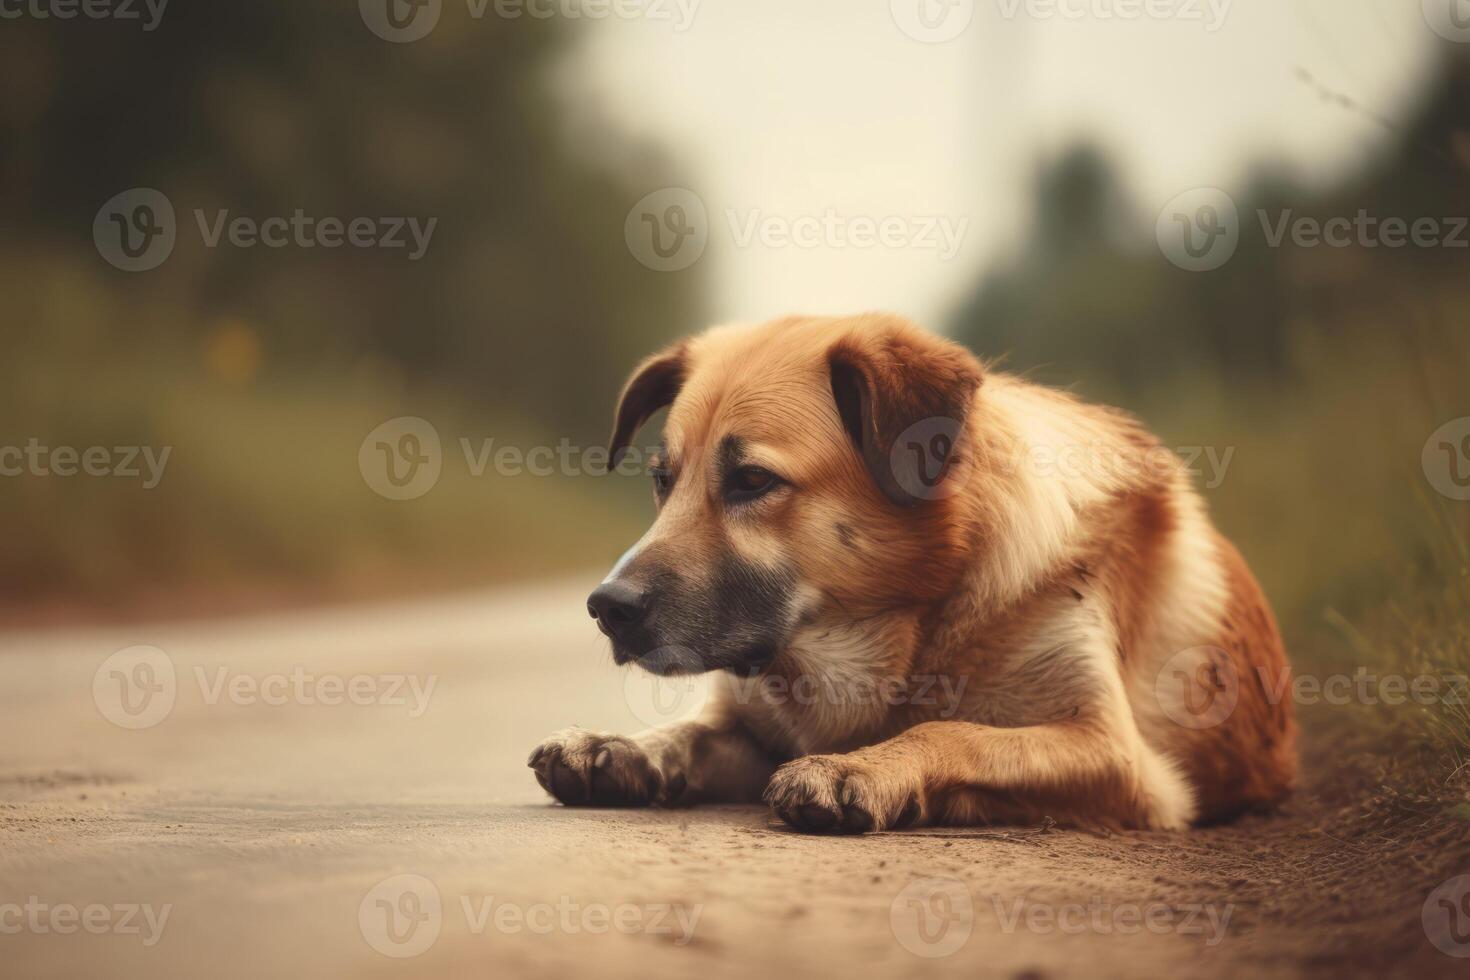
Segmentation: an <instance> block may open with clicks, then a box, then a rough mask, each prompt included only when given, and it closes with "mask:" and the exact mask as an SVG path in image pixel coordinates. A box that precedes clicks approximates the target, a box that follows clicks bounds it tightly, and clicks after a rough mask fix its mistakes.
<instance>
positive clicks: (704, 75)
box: [565, 0, 1463, 323]
mask: <svg viewBox="0 0 1470 980" xmlns="http://www.w3.org/2000/svg"><path fill="white" fill-rule="evenodd" d="M629 2H631V3H638V2H639V0H629ZM642 2H645V3H651V2H655V0H642ZM656 2H657V6H656V7H655V8H653V10H654V12H655V13H658V12H662V11H666V12H667V14H668V19H656V17H654V16H645V17H633V18H618V17H609V18H607V19H603V20H599V21H596V22H591V23H589V24H588V25H587V27H588V30H587V31H586V33H585V37H584V41H583V42H582V44H581V45H580V46H579V48H578V49H577V50H576V51H575V53H574V56H573V57H572V58H571V59H570V60H569V63H568V65H567V67H568V69H569V71H568V73H567V75H566V76H565V78H566V81H567V84H566V86H565V92H566V98H567V99H568V100H569V102H570V105H569V109H570V110H571V114H570V118H571V119H573V120H575V125H577V126H582V125H586V124H587V123H588V121H589V120H598V121H601V124H602V125H606V126H610V127H611V128H612V129H613V130H614V132H616V133H619V134H627V135H632V136H635V137H638V138H639V139H640V140H646V141H651V142H653V143H655V144H657V145H659V146H662V147H664V148H666V149H667V151H668V152H669V154H670V157H671V159H672V160H673V162H674V165H675V167H674V173H675V177H674V179H673V180H672V181H671V180H668V179H664V176H663V175H659V176H657V177H653V176H650V171H649V170H648V168H647V167H646V165H645V164H644V162H642V161H639V160H635V159H621V158H619V156H618V154H617V153H616V152H615V150H616V148H617V146H618V145H619V144H623V143H626V142H627V141H624V140H621V139H614V140H610V141H608V144H609V147H608V149H609V152H607V153H605V154H604V155H605V156H606V158H607V160H608V162H609V164H610V165H613V166H622V167H625V168H627V169H628V170H629V171H630V173H632V174H633V175H634V177H635V181H637V180H641V181H642V183H646V184H648V186H647V190H648V191H650V192H651V191H655V190H657V189H658V188H660V187H662V186H665V185H666V184H669V183H671V182H673V183H678V184H682V185H683V186H685V187H687V188H688V189H690V190H692V191H693V192H694V193H695V194H696V195H697V196H698V198H699V199H700V201H701V202H702V203H703V204H704V206H705V208H706V210H707V220H708V247H707V248H706V250H705V251H704V252H703V254H702V256H701V257H700V258H699V260H698V261H699V263H700V269H701V270H702V271H704V272H705V273H708V274H710V278H711V280H712V282H713V285H714V287H715V296H714V298H713V306H714V309H715V311H716V313H717V319H720V320H743V319H754V318H760V317H766V316H770V315H775V314H778V313H785V312H793V311H810V312H818V311H830V312H838V311H846V310H856V309H866V308H888V309H896V310H900V311H903V312H906V313H909V314H911V315H913V316H915V317H917V318H919V319H921V320H924V321H928V322H931V323H933V322H937V321H938V320H939V319H940V318H941V317H942V315H943V314H944V312H945V311H946V310H948V309H949V308H950V307H951V306H952V305H953V304H954V302H955V301H956V300H957V299H958V298H959V297H960V296H961V295H963V294H964V292H965V291H966V290H967V289H968V287H969V286H970V285H971V283H972V282H973V281H974V276H975V274H976V272H977V271H978V270H980V269H983V268H985V267H986V266H988V265H989V264H990V263H991V262H993V261H994V260H995V259H996V258H997V257H999V256H1003V255H1004V253H1005V251H1006V249H1007V248H1008V247H1011V245H1012V244H1013V243H1014V242H1016V241H1017V240H1018V238H1019V236H1020V235H1021V234H1022V232H1023V227H1022V222H1023V221H1024V218H1025V215H1026V210H1027V207H1028V206H1029V203H1030V193H1029V187H1030V184H1031V181H1032V180H1033V177H1034V173H1035V162H1036V161H1037V160H1038V159H1039V158H1043V157H1045V156H1048V155H1051V154H1055V153H1057V152H1059V151H1060V150H1061V149H1062V148H1064V147H1066V146H1067V145H1068V144H1069V143H1070V142H1071V141H1072V140H1074V139H1076V138H1077V137H1079V136H1087V137H1089V138H1091V139H1093V140H1095V141H1098V142H1101V143H1103V144H1104V145H1105V146H1106V147H1107V148H1108V149H1109V150H1110V152H1111V153H1112V154H1113V156H1114V158H1115V159H1116V160H1117V161H1118V162H1119V164H1120V167H1121V168H1122V171H1123V175H1124V177H1125V179H1126V180H1127V182H1128V185H1129V190H1130V193H1131V194H1132V196H1133V198H1134V200H1135V202H1136V203H1137V205H1138V208H1139V211H1140V219H1141V220H1143V221H1145V222H1146V223H1147V224H1148V225H1151V224H1152V222H1153V218H1154V216H1155V215H1156V214H1157V213H1158V211H1159V209H1160V208H1162V207H1163V205H1164V204H1165V202H1167V201H1168V200H1169V199H1170V198H1172V197H1173V196H1175V195H1176V194H1177V193H1179V192H1180V191H1183V190H1186V189H1188V188H1192V187H1197V186H1215V187H1220V188H1223V189H1225V190H1226V191H1232V190H1235V189H1239V188H1241V187H1242V185H1243V182H1244V175H1245V172H1246V169H1247V167H1248V165H1249V164H1250V163H1251V162H1252V161H1258V160H1262V159H1274V160H1278V161H1282V162H1284V163H1285V164H1287V165H1289V166H1291V167H1292V168H1293V169H1294V170H1295V171H1296V172H1297V173H1298V174H1299V176H1300V177H1301V178H1302V179H1305V180H1314V179H1330V178H1331V177H1333V176H1334V175H1337V174H1340V173H1341V172H1343V171H1344V170H1345V169H1350V168H1352V167H1354V166H1356V165H1357V164H1358V163H1359V162H1360V161H1362V160H1364V159H1366V158H1369V157H1371V155H1372V154H1373V152H1374V151H1375V148H1377V147H1379V146H1381V144H1382V141H1383V140H1384V137H1385V135H1386V133H1385V126H1384V124H1383V123H1381V122H1377V121H1375V119H1374V117H1376V118H1377V119H1381V120H1384V121H1386V122H1387V124H1388V125H1392V121H1393V120H1395V119H1398V118H1400V117H1401V116H1402V114H1403V109H1404V106H1405V105H1406V103H1407V101H1408V100H1410V99H1412V97H1413V95H1414V94H1415V93H1416V91H1418V89H1419V87H1420V86H1421V85H1422V84H1423V82H1424V81H1425V78H1426V76H1427V74H1428V72H1429V71H1430V69H1431V67H1432V59H1433V58H1434V57H1435V48H1436V46H1437V45H1438V44H1439V43H1441V42H1440V39H1439V37H1438V36H1437V35H1436V34H1435V33H1434V31H1433V30H1431V28H1430V26H1429V23H1428V16H1427V15H1426V13H1425V11H1424V10H1423V9H1421V0H1233V2H1232V0H1053V2H1048V0H698V2H696V0H656ZM1422 2H1423V4H1424V6H1426V7H1432V6H1433V5H1434V4H1435V3H1436V2H1438V0H1422ZM1444 2H1445V3H1450V2H1463V0H1444ZM679 3H682V4H683V5H684V7H683V10H684V11H685V12H688V11H689V9H690V5H691V4H695V5H694V7H693V9H692V17H689V18H688V19H687V20H686V13H681V10H680V7H679ZM921 3H922V4H924V5H925V8H924V10H925V12H927V13H928V14H929V17H928V18H927V20H921V19H919V18H918V14H919V13H920V10H919V9H918V5H919V4H921ZM945 3H948V4H950V5H951V6H950V7H949V8H946V7H945V6H943V4H945ZM1146 3H1152V4H1154V5H1155V6H1156V9H1158V10H1160V11H1165V12H1170V11H1172V12H1173V13H1172V15H1171V16H1168V17H1156V18H1152V19H1151V18H1149V17H1147V16H1143V17H1133V18H1125V16H1124V15H1125V14H1126V13H1127V12H1128V10H1129V9H1130V8H1132V9H1145V10H1146V9H1148V8H1147V7H1146V6H1145V4H1146ZM1063 11H1065V12H1066V13H1064V12H1063ZM967 16H968V23H967V24H966V17H967ZM946 18H948V19H946ZM926 24H928V25H937V26H933V27H932V28H931V27H929V26H926ZM681 26H682V27H683V29H682V30H681V29H680V27H681ZM906 27H907V28H908V30H909V33H906V32H905V28H906ZM961 28H962V29H961ZM931 30H932V31H934V32H938V33H937V35H936V34H935V33H930V32H931ZM956 30H958V31H959V33H958V34H957V36H955V37H953V38H952V39H951V40H947V41H942V42H937V43H935V42H926V41H924V40H920V39H916V38H915V37H913V36H911V34H918V35H921V36H928V37H936V36H940V37H942V36H943V35H944V34H945V33H946V32H948V33H953V32H954V31H956ZM1299 69H1304V70H1306V71H1307V72H1310V73H1311V75H1313V76H1315V78H1316V79H1318V80H1319V81H1320V82H1321V83H1322V84H1323V85H1325V86H1327V87H1329V88H1330V89H1331V90H1333V91H1334V92H1337V93H1341V94H1343V95H1347V96H1349V97H1350V98H1352V99H1353V100H1354V101H1356V102H1357V103H1359V104H1360V105H1361V106H1362V107H1363V110H1364V111H1362V112H1354V111H1349V110H1345V109H1344V108H1342V107H1341V106H1340V105H1336V104H1333V103H1332V102H1330V101H1328V100H1325V99H1323V98H1322V96H1321V94H1320V93H1319V92H1318V91H1317V90H1316V89H1315V88H1314V87H1313V86H1312V85H1310V84H1307V83H1305V82H1304V81H1302V80H1301V78H1300V77H1299V71H1298V70H1299ZM631 203H632V202H630V205H631ZM803 218H805V219H807V220H805V221H802V220H800V219H803ZM885 218H888V219H896V220H890V222H889V224H888V225H887V226H886V235H887V237H886V239H885V240H886V242H887V244H884V242H883V241H875V242H873V243H871V244H867V245H866V247H861V246H863V245H864V243H866V242H868V241H869V240H870V239H873V238H874V237H875V236H874V234H873V233H872V232H871V231H870V227H871V226H872V225H877V224H878V223H879V222H880V221H881V219H885ZM865 221H866V222H867V224H866V226H865ZM783 229H785V235H786V236H787V237H791V236H796V237H800V236H801V235H803V234H804V235H805V236H806V237H805V238H803V239H802V240H803V242H804V244H794V243H788V242H787V241H786V238H785V237H783ZM946 230H947V233H948V237H946V234H945V233H946ZM950 252H953V254H948V253H950ZM666 274H668V275H680V274H682V273H680V272H669V273H666Z"/></svg>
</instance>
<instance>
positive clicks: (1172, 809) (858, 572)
mask: <svg viewBox="0 0 1470 980" xmlns="http://www.w3.org/2000/svg"><path fill="white" fill-rule="evenodd" d="M666 405H667V406H671V407H670V411H669V415H668V421H667V424H666V426H665V439H666V443H665V446H664V448H663V449H662V450H661V452H660V455H659V458H658V460H657V461H656V464H655V465H654V467H653V475H654V485H655V493H656V496H657V500H658V517H657V520H656V521H655V522H654V524H653V527H652V528H651V529H650V530H649V531H648V533H647V534H646V535H645V536H644V537H643V539H642V540H641V541H639V542H638V544H637V545H636V546H634V548H633V549H632V550H630V551H629V552H628V553H627V554H626V555H625V556H624V557H623V558H622V559H621V560H620V561H619V562H618V564H617V566H616V567H615V568H614V569H613V571H612V572H611V574H609V576H608V577H607V579H606V580H605V581H604V582H603V583H602V585H601V586H599V587H598V588H597V590H596V591H595V592H593V593H592V596H591V597H590V599H589V610H590V611H591V613H592V615H593V616H594V617H596V619H597V621H598V624H599V626H600V627H601V628H602V630H603V632H605V633H606V634H607V635H608V636H609V637H610V638H611V639H612V646H613V655H614V658H615V659H616V660H617V662H618V663H628V662H635V663H639V664H640V665H642V666H644V667H645V668H647V669H649V670H652V671H654V672H656V673H680V672H689V671H713V672H714V674H713V675H712V677H713V686H714V692H713V694H712V696H711V698H710V700H709V702H708V704H707V705H706V707H705V709H704V712H703V714H702V716H701V717H700V718H699V719H698V720H695V721H687V722H680V723H676V724H671V725H666V726H662V727H659V728H654V729H650V730H648V731H645V732H643V733H641V734H638V735H634V736H631V737H624V736H617V735H606V734H598V733H593V732H587V731H583V730H580V729H568V730H565V731H562V732H559V733H557V734H556V735H554V736H552V738H551V739H549V740H548V741H547V742H545V743H544V744H543V745H541V746H540V747H539V748H537V749H536V751H535V752H534V753H533V754H532V756H531V766H532V768H533V769H534V770H535V771H536V776H537V778H538V779H539V780H540V782H541V785H542V786H543V787H545V788H546V789H547V791H548V792H550V793H551V794H552V795H554V796H555V797H556V798H557V799H559V800H560V801H561V802H563V803H567V804H593V805H643V804H662V805H669V804H676V803H678V804H683V803H691V802H698V801H755V800H757V799H760V798H761V797H762V796H764V798H765V800H766V801H767V802H768V803H769V804H770V805H771V806H772V807H773V808H774V809H775V811H776V812H777V813H778V814H780V816H781V817H782V819H784V820H785V821H786V822H787V823H789V824H790V825H791V826H793V827H796V828H798V829H800V830H806V831H865V830H882V829H885V828H890V827H902V826H909V825H926V824H928V825H932V824H963V823H974V822H981V821H1027V820H1035V819H1037V818H1039V817H1041V816H1044V815H1050V816H1052V817H1054V818H1056V819H1058V820H1062V821H1064V822H1069V823H1073V824H1083V825H1091V826H1112V827H1155V828H1177V827H1185V826H1187V825H1189V824H1191V823H1196V822H1203V821H1210V820H1218V819H1222V818H1225V817H1228V816H1230V815H1232V814H1234V813H1236V812H1239V811H1240V810H1243V809H1246V808H1254V807H1260V806H1264V805H1268V804H1271V803H1273V802H1275V801H1277V800H1279V799H1280V798H1281V797H1283V796H1284V795H1285V794H1286V793H1287V792H1289V790H1290V789H1291V786H1292V783H1293V781H1294V779H1295V774H1296V757H1295V749H1294V742H1295V727H1294V724H1293V722H1292V717H1291V710H1290V703H1289V701H1288V700H1286V699H1284V698H1282V697H1281V696H1280V692H1283V691H1286V690H1289V682H1290V678H1289V674H1288V673H1287V672H1288V669H1289V668H1288V667H1287V664H1286V659H1285V656H1284V653H1283V651H1282V644H1281V639H1280V637H1279V635H1278V633H1277V630H1276V625H1275V622H1274V620H1273V617H1272V614H1271V611H1270V609H1269V607H1268V606H1267V604H1266V600H1265V599H1264V597H1263V596H1262V595H1261V591H1260V588H1259V586H1257V584H1256V581H1255V579H1254V578H1253V577H1252V576H1251V573H1250V571H1249V569H1247V567H1246V564H1245V562H1244V561H1243V560H1242V559H1241V557H1240V555H1239V553H1238V552H1237V551H1236V550H1235V548H1234V547H1232V546H1231V544H1230V543H1229V542H1228V541H1226V540H1225V539H1224V538H1222V537H1221V536H1220V534H1219V533H1218V532H1216V531H1215V529H1214V528H1213V526H1212V525H1211V523H1210V521H1209V518H1208V516H1207V515H1206V513H1205V508H1204V506H1203V504H1202V503H1201V501H1200V499H1199V497H1198V496H1197V495H1196V494H1195V492H1194V491H1193V489H1192V488H1191V487H1190V481H1189V478H1188V475H1187V474H1186V473H1185V472H1184V469H1183V466H1182V465H1181V464H1180V463H1179V461H1178V459H1177V458H1176V457H1175V456H1174V455H1173V454H1171V453H1169V452H1167V451H1166V450H1164V449H1162V448H1161V447H1160V446H1159V444H1158V443H1157V442H1156V441H1155V440H1154V439H1153V438H1152V437H1151V436H1150V435H1148V434H1147V433H1146V432H1145V431H1144V430H1143V429H1142V428H1141V427H1140V426H1139V425H1138V423H1136V422H1135V421H1134V420H1133V419H1131V418H1129V417H1128V416H1126V415H1123V414H1122V413H1120V412H1116V411H1113V410H1110V409H1104V408H1097V407H1093V406H1089V405H1085V404H1083V403H1081V402H1079V401H1078V400H1076V399H1074V398H1072V397H1070V396H1068V395H1065V394H1061V393H1058V392H1056V391H1052V390H1050V389H1047V388H1043V387H1040V386H1037V385H1034V384H1031V383H1028V382H1026V381H1023V380H1021V379H1019V378H1015V377H1011V376H1007V375H1004V374H1000V373H994V372H988V371H986V370H985V369H984V368H983V367H982V365H981V364H980V363H979V362H978V361H977V360H976V359H975V358H974V357H973V356H971V354H970V353H969V352H968V351H966V350H965V349H964V348H962V347H960V346H958V345H956V344H953V343H950V342H948V341H945V340H942V339H940V338H938V337H935V336H933V335H931V334H928V333H925V332H923V331H921V330H919V329H917V328H916V327H914V326H912V325H911V324H909V323H907V322H905V321H903V320H902V319H899V318H897V317H893V316H886V315H865V316H858V317H842V318H808V317H794V318H788V319H784V320H778V321H775V322H772V323H767V324H763V325H760V326H755V327H726V328H720V329H715V330H711V331H709V332H708V333H705V334H703V335H701V336H699V337H696V338H693V339H691V340H688V341H685V342H683V343H680V344H677V345H676V346H674V347H672V348H671V349H669V350H666V351H664V352H663V353H660V354H658V355H656V356H654V357H652V358H650V359H648V360H647V361H645V362H644V363H643V364H642V365H641V366H640V367H639V368H638V370H637V371H636V372H634V375H633V378H632V379H631V380H630V381H629V382H628V385H627V387H626V388H625V389H624V391H623V395H622V399H621V401H620V403H619V405H618V410H617V422H616V427H615V430H614V433H613V439H612V451H613V453H614V457H615V458H616V457H617V455H618V454H619V453H620V452H621V451H622V450H625V449H626V448H627V447H628V446H629V444H630V441H631V440H632V438H633V436H634V434H635V432H636V430H637V429H638V428H639V426H640V425H642V423H643V422H645V421H646V420H647V419H648V417H649V416H650V415H652V414H653V413H654V412H655V411H657V410H658V409H660V408H662V407H664V406H666Z"/></svg>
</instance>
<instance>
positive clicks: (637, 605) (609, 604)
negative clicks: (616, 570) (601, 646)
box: [587, 580, 648, 637]
mask: <svg viewBox="0 0 1470 980" xmlns="http://www.w3.org/2000/svg"><path fill="white" fill-rule="evenodd" d="M587 611H588V612H589V613H591V614H592V618H593V619H595V620H597V626H598V628H599V629H601V630H602V631H603V632H604V633H606V634H607V635H608V636H612V637H616V636H618V635H619V634H621V633H622V632H623V631H624V630H627V629H629V628H630V627H632V626H634V625H635V624H637V622H638V621H639V620H640V619H642V618H643V614H644V613H645V612H647V611H648V606H647V603H646V602H645V598H644V595H643V592H642V591H640V590H639V589H636V588H634V587H633V586H631V585H629V584H628V583H626V582H619V581H616V580H615V581H612V582H603V583H602V584H601V585H599V586H598V587H597V588H595V589H593V590H592V594H591V595H590V596H588V597H587Z"/></svg>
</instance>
